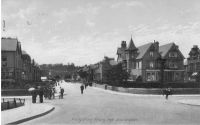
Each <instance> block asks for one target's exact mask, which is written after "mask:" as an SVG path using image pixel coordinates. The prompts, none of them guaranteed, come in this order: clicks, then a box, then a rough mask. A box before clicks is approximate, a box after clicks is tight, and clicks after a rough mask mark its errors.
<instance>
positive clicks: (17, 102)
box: [1, 98, 25, 111]
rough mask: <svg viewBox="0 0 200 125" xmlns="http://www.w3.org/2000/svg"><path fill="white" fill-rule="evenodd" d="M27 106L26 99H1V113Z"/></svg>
mask: <svg viewBox="0 0 200 125" xmlns="http://www.w3.org/2000/svg"><path fill="white" fill-rule="evenodd" d="M24 104H25V99H20V98H1V111H3V110H7V109H12V108H17V107H19V106H23V105H24Z"/></svg>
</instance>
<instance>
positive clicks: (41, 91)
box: [39, 88, 44, 103]
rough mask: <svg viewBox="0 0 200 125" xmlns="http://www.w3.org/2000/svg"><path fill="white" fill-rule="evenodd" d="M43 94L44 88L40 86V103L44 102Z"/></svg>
mask: <svg viewBox="0 0 200 125" xmlns="http://www.w3.org/2000/svg"><path fill="white" fill-rule="evenodd" d="M43 96H44V92H43V89H42V88H40V89H39V97H40V103H43Z"/></svg>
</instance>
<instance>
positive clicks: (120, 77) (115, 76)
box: [105, 63, 128, 86]
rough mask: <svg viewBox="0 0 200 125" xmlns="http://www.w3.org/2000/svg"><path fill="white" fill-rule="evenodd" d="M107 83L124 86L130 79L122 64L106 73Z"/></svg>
mask: <svg viewBox="0 0 200 125" xmlns="http://www.w3.org/2000/svg"><path fill="white" fill-rule="evenodd" d="M105 76H106V79H107V83H108V84H110V85H117V86H118V85H122V84H123V83H124V82H126V81H127V79H128V73H127V72H126V71H125V70H123V67H122V64H121V63H120V64H117V65H115V66H112V67H111V68H110V69H109V70H107V71H106V72H105Z"/></svg>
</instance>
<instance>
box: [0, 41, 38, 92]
mask: <svg viewBox="0 0 200 125" xmlns="http://www.w3.org/2000/svg"><path fill="white" fill-rule="evenodd" d="M1 62H2V63H1V83H2V88H8V87H13V86H18V85H21V84H22V83H25V82H28V81H33V77H35V76H32V75H36V74H34V72H33V70H32V69H33V68H34V66H33V64H32V63H31V58H30V56H29V55H28V54H27V53H26V52H25V51H22V49H21V44H20V42H19V41H18V39H16V38H2V39H1ZM36 72H40V69H39V67H37V68H36ZM35 81H40V74H39V73H38V76H37V78H36V80H35Z"/></svg>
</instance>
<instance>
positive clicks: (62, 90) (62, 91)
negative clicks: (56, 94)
mask: <svg viewBox="0 0 200 125" xmlns="http://www.w3.org/2000/svg"><path fill="white" fill-rule="evenodd" d="M60 94H61V99H63V94H64V89H63V88H61V92H60Z"/></svg>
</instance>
